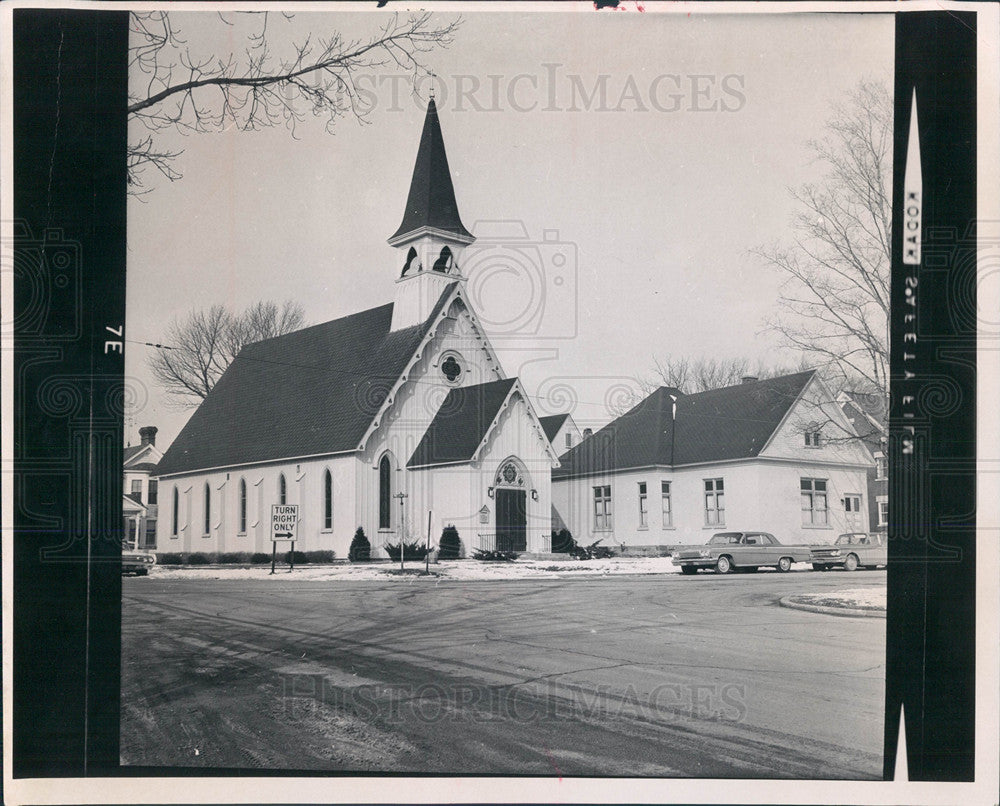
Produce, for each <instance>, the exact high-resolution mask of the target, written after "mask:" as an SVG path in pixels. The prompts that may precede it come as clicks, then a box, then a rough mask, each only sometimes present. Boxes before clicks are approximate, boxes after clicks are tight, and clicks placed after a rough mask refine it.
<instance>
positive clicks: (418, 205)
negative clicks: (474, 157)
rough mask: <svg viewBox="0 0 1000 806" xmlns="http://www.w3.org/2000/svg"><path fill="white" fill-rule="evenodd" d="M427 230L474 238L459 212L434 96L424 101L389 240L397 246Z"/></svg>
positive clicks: (461, 237) (468, 240)
mask: <svg viewBox="0 0 1000 806" xmlns="http://www.w3.org/2000/svg"><path fill="white" fill-rule="evenodd" d="M428 231H437V232H440V233H442V234H447V235H451V236H452V237H454V238H456V239H458V240H462V241H467V242H468V243H471V242H472V240H473V237H472V233H471V232H469V231H468V230H467V229H466V228H465V225H464V224H463V223H462V218H461V216H460V215H459V213H458V202H457V201H455V188H454V186H453V185H452V183H451V171H449V170H448V155H447V154H446V153H445V150H444V138H443V137H442V136H441V123H440V121H439V120H438V112H437V105H436V104H435V103H434V98H433V97H432V98H431V99H430V101H429V102H428V104H427V115H426V117H425V118H424V130H423V132H422V133H421V135H420V148H419V150H418V151H417V162H416V164H415V165H414V166H413V179H412V180H411V181H410V193H409V195H408V196H407V197H406V211H405V212H404V213H403V221H402V223H401V224H400V225H399V229H397V230H396V232H395V233H393V235H392V237H390V238H389V243H390V244H391V245H392V246H398V245H399V244H400V243H401V242H402V241H404V240H409V239H412V238H414V237H415V236H417V235H418V233H420V234H422V233H424V232H428Z"/></svg>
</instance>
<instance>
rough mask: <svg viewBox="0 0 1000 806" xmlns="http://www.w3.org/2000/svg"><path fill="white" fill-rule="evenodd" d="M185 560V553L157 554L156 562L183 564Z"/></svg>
mask: <svg viewBox="0 0 1000 806" xmlns="http://www.w3.org/2000/svg"><path fill="white" fill-rule="evenodd" d="M183 562H184V555H183V554H172V553H171V554H157V555H156V564H157V565H182V564H183Z"/></svg>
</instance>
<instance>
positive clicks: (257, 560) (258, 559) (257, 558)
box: [250, 551, 271, 565]
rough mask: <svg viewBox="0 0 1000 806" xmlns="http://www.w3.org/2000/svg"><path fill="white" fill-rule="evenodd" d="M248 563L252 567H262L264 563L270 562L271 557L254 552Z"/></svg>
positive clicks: (260, 552)
mask: <svg viewBox="0 0 1000 806" xmlns="http://www.w3.org/2000/svg"><path fill="white" fill-rule="evenodd" d="M250 562H251V563H252V564H253V565H263V564H264V563H269V562H271V555H270V554H264V552H262V551H256V552H254V553H253V554H251V555H250Z"/></svg>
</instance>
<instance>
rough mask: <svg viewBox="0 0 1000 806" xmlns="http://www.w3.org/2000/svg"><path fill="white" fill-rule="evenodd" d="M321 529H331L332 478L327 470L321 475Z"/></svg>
mask: <svg viewBox="0 0 1000 806" xmlns="http://www.w3.org/2000/svg"><path fill="white" fill-rule="evenodd" d="M323 528H324V529H332V528H333V476H332V475H331V474H330V471H329V469H327V471H326V472H325V473H324V474H323Z"/></svg>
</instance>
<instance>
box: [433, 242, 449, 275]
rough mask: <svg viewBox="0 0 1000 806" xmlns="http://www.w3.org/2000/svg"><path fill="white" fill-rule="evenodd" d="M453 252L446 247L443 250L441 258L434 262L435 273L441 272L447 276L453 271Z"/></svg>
mask: <svg viewBox="0 0 1000 806" xmlns="http://www.w3.org/2000/svg"><path fill="white" fill-rule="evenodd" d="M451 262H452V256H451V250H450V249H449V248H448V247H447V246H446V247H445V248H444V249H442V250H441V256H440V257H439V258H438V259H437V260H435V261H434V271H439V272H441V273H443V274H447V273H448V272H449V271H451Z"/></svg>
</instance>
